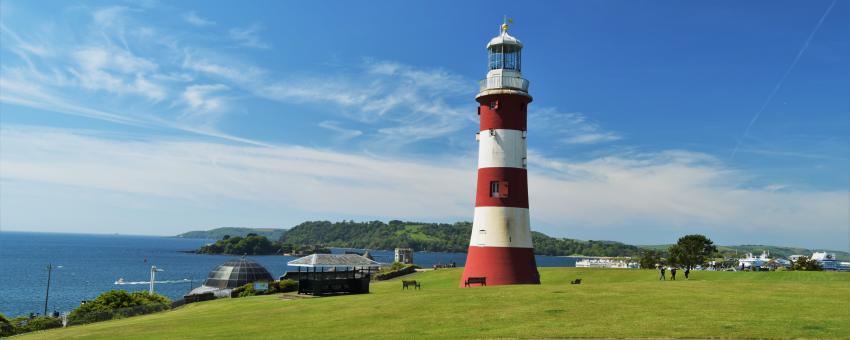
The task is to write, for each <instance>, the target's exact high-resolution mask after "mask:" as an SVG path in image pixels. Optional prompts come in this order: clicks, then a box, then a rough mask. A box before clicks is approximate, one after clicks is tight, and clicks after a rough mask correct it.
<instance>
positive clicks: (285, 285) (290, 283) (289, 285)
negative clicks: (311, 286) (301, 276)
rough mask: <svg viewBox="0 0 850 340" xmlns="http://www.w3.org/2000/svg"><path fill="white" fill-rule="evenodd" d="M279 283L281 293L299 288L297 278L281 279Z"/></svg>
mask: <svg viewBox="0 0 850 340" xmlns="http://www.w3.org/2000/svg"><path fill="white" fill-rule="evenodd" d="M278 285H279V288H278V291H279V292H281V293H286V292H294V291H296V290H298V281H295V280H289V279H286V280H280V282H278Z"/></svg>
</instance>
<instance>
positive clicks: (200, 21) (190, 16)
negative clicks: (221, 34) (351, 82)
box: [183, 11, 215, 27]
mask: <svg viewBox="0 0 850 340" xmlns="http://www.w3.org/2000/svg"><path fill="white" fill-rule="evenodd" d="M183 19H184V20H186V22H188V23H190V24H192V25H195V26H198V27H204V26H210V25H214V24H215V21H212V20H209V19H206V18H202V17H201V16H199V15H198V13H195V11H191V12H189V13H186V14H184V15H183Z"/></svg>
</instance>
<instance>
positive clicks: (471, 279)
mask: <svg viewBox="0 0 850 340" xmlns="http://www.w3.org/2000/svg"><path fill="white" fill-rule="evenodd" d="M476 283H477V284H480V285H482V286H486V285H487V278H486V277H468V278H466V282H464V286H465V287H469V286H470V285H472V284H476Z"/></svg>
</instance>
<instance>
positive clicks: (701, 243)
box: [669, 235, 717, 269]
mask: <svg viewBox="0 0 850 340" xmlns="http://www.w3.org/2000/svg"><path fill="white" fill-rule="evenodd" d="M669 252H670V261H671V262H673V263H675V264H677V265H681V266H684V267H685V268H688V269H692V268H694V266H696V265H700V264H703V263H705V260H706V259H707V258H709V257H710V256H711V255H712V254H714V253H716V252H717V247H715V246H714V242H712V241H711V240H710V239H709V238H708V237H705V236H703V235H685V236H682V237H681V238H679V241H678V242H676V244H675V245H673V246H671V247H670V250H669Z"/></svg>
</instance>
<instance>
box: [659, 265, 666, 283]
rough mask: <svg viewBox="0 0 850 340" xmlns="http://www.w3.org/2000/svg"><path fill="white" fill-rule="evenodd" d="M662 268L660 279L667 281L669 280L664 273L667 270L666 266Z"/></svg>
mask: <svg viewBox="0 0 850 340" xmlns="http://www.w3.org/2000/svg"><path fill="white" fill-rule="evenodd" d="M660 267H661V277H660V278H658V279H659V280H667V278H666V277H664V272H665V271H666V270H667V268H665V267H664V266H660Z"/></svg>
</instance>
